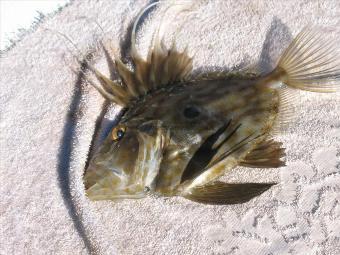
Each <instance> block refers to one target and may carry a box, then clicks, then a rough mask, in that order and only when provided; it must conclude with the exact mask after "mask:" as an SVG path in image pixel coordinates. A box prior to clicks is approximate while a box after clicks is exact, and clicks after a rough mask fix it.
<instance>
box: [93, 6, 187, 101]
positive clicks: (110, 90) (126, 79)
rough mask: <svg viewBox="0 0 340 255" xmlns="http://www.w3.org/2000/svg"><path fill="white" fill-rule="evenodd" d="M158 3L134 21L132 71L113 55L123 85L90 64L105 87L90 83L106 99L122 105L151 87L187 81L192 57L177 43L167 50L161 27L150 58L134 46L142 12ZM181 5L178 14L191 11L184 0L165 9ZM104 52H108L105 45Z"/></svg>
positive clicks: (149, 55) (150, 52) (143, 93)
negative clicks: (141, 53)
mask: <svg viewBox="0 0 340 255" xmlns="http://www.w3.org/2000/svg"><path fill="white" fill-rule="evenodd" d="M157 4H158V2H156V3H152V4H150V5H148V6H146V7H145V8H144V9H143V10H142V11H141V12H140V13H139V15H138V16H137V19H136V21H135V22H134V24H133V29H132V34H131V52H130V54H131V58H132V61H133V64H134V70H131V69H130V68H129V67H128V66H127V65H126V64H124V63H123V62H122V61H121V60H120V59H119V58H118V57H117V55H116V54H114V56H115V61H114V63H115V68H116V71H117V73H118V75H119V76H120V78H121V84H118V83H117V82H116V81H111V80H110V79H109V78H107V77H106V76H104V75H103V74H102V73H100V72H99V71H98V70H97V69H95V68H94V67H92V66H91V68H90V70H91V71H92V72H93V73H94V74H95V76H96V77H97V78H98V79H99V81H100V83H101V85H102V87H98V86H97V85H95V84H94V83H93V82H90V84H92V85H93V86H94V87H95V88H96V89H97V90H98V91H99V92H100V93H101V94H102V95H103V96H105V98H107V99H108V100H110V101H113V102H115V103H118V104H120V105H121V106H123V107H126V106H127V105H128V104H129V102H130V101H131V100H133V99H136V98H138V97H140V96H143V95H145V94H146V93H148V92H149V91H150V90H152V89H157V88H159V87H162V86H165V85H168V84H171V83H174V82H177V81H183V80H186V79H187V78H188V76H189V74H190V72H191V71H192V58H191V57H189V55H188V53H187V49H185V50H184V51H182V52H180V51H178V50H177V48H176V43H175V42H173V43H172V46H171V47H170V48H169V49H167V48H166V47H165V45H164V44H163V41H162V40H161V39H160V38H161V37H160V35H159V29H158V30H157V31H156V35H155V40H154V43H153V45H152V46H151V47H150V50H149V54H148V58H147V59H146V60H145V59H143V58H142V57H141V56H140V54H139V53H138V51H137V49H136V45H135V43H136V42H135V40H136V27H137V24H138V22H139V20H140V19H141V17H142V16H143V14H145V12H146V11H147V10H149V9H150V8H151V7H153V6H155V5H157ZM178 6H179V7H180V9H179V10H178V11H177V13H176V14H178V13H180V12H183V11H188V10H190V7H191V6H188V4H185V3H177V4H174V5H171V6H170V7H168V8H167V9H166V11H165V12H167V11H168V10H170V9H171V8H172V7H178ZM174 16H175V15H174ZM103 48H104V46H103ZM104 52H105V53H107V50H106V49H105V48H104ZM105 56H106V57H108V56H107V54H105ZM111 62H112V61H111ZM111 68H112V67H111ZM110 71H112V70H110ZM110 81H111V82H110Z"/></svg>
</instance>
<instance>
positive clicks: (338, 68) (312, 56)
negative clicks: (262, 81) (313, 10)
mask: <svg viewBox="0 0 340 255" xmlns="http://www.w3.org/2000/svg"><path fill="white" fill-rule="evenodd" d="M327 37H328V35H327V34H326V33H321V31H320V30H319V29H312V28H309V27H307V28H305V29H304V30H303V31H301V32H300V33H299V34H298V36H297V37H296V38H295V39H294V41H293V42H292V43H291V44H290V45H289V47H288V48H287V49H286V51H285V52H284V53H283V55H282V56H281V58H280V60H279V63H278V66H277V68H276V69H275V70H274V71H273V73H274V74H273V75H275V76H276V77H280V79H281V80H282V81H283V82H284V83H285V84H287V85H288V86H290V87H294V88H298V89H301V90H308V91H314V92H335V91H339V90H340V53H339V44H336V42H335V41H334V40H331V39H329V38H327Z"/></svg>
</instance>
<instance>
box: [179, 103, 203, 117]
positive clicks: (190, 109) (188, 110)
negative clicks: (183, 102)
mask: <svg viewBox="0 0 340 255" xmlns="http://www.w3.org/2000/svg"><path fill="white" fill-rule="evenodd" d="M183 115H184V117H185V118H187V119H194V118H197V117H198V116H199V115H200V111H199V110H198V109H197V107H195V106H193V105H191V106H187V107H185V109H184V111H183Z"/></svg>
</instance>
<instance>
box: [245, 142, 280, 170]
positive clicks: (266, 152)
mask: <svg viewBox="0 0 340 255" xmlns="http://www.w3.org/2000/svg"><path fill="white" fill-rule="evenodd" d="M281 146H282V143H280V142H275V141H274V140H272V139H271V140H265V141H263V142H261V143H260V144H259V145H258V146H257V147H256V148H255V149H254V150H252V151H251V152H249V153H248V155H247V156H246V157H245V158H244V159H243V160H242V161H241V162H240V163H239V165H241V166H246V167H261V168H270V167H273V168H274V167H280V166H285V162H284V160H282V159H281V158H282V157H284V156H285V151H284V148H282V147H281Z"/></svg>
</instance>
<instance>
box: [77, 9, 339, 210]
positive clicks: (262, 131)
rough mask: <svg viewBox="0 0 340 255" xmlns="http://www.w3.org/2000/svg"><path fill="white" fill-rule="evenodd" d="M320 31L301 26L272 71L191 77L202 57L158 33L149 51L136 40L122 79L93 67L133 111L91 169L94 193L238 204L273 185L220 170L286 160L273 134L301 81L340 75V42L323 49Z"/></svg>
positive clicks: (305, 85) (106, 92) (318, 82)
mask: <svg viewBox="0 0 340 255" xmlns="http://www.w3.org/2000/svg"><path fill="white" fill-rule="evenodd" d="M147 8H149V7H147ZM137 22H138V20H137ZM316 35H317V34H316V33H315V32H314V31H313V30H311V29H305V30H304V31H303V32H301V33H300V34H299V35H298V37H297V39H295V40H294V41H293V42H292V44H291V45H290V46H289V48H288V49H287V50H286V51H285V53H284V54H283V56H282V57H281V59H280V60H279V63H278V66H277V67H276V68H275V69H274V70H273V71H272V72H270V73H269V74H258V75H255V74H247V73H219V74H216V73H207V74H205V75H204V77H203V76H199V77H194V78H193V77H190V71H191V69H192V59H191V58H190V57H189V56H188V55H187V53H186V52H178V51H177V49H176V48H175V46H174V45H173V46H172V48H170V49H167V48H166V47H165V46H164V45H163V44H162V43H161V42H160V40H157V38H158V34H157V35H156V41H155V44H154V46H153V47H152V50H151V51H150V53H149V56H148V58H147V60H144V59H142V58H141V57H140V56H139V54H138V52H137V51H136V49H135V46H134V44H132V46H131V56H132V59H133V61H134V65H135V70H134V71H131V70H129V69H128V68H127V67H126V66H125V65H124V64H123V63H122V62H121V61H120V60H119V59H115V64H116V69H117V71H118V73H119V74H120V76H121V78H122V84H119V83H118V82H116V81H111V80H110V79H108V78H107V77H105V76H104V75H103V74H101V73H100V72H99V71H98V70H96V69H95V68H94V67H90V70H92V71H93V72H94V74H95V75H96V77H97V78H98V80H99V82H100V84H101V86H102V87H99V86H97V85H94V86H95V87H96V88H97V89H98V91H99V92H100V93H101V94H102V95H103V96H104V97H106V98H107V99H108V100H110V101H112V102H114V103H118V104H120V105H121V106H123V107H124V108H125V109H126V111H125V113H124V115H123V116H122V118H121V119H120V121H119V123H118V124H117V125H116V126H115V127H113V129H112V130H111V132H110V134H109V135H108V137H107V138H106V139H105V140H104V142H103V144H102V145H101V147H100V148H99V149H98V151H97V152H96V153H95V155H94V156H93V157H92V159H91V160H90V163H89V166H88V168H87V169H86V172H85V176H84V181H85V188H86V193H87V195H88V197H89V198H90V199H92V200H114V201H115V200H119V199H123V198H143V197H145V196H147V195H149V194H156V195H162V196H182V197H185V198H188V199H191V200H194V201H197V202H201V203H210V204H234V203H242V202H246V201H249V200H250V199H252V198H253V197H255V196H257V195H259V194H261V193H262V192H264V191H266V190H267V189H269V188H270V187H271V186H272V185H273V183H238V184H236V183H223V182H220V181H217V179H218V177H220V176H222V175H223V174H225V173H226V172H228V171H231V170H232V169H233V168H234V167H236V166H239V165H241V166H248V167H280V166H283V165H285V162H284V160H283V159H282V158H283V157H284V156H285V153H284V149H283V148H282V144H281V143H279V142H275V140H274V139H273V134H274V133H275V130H276V129H277V128H278V126H280V124H282V123H284V122H287V121H289V117H288V114H286V111H287V109H289V106H290V103H291V100H290V98H292V97H293V95H292V93H294V89H291V88H295V89H303V90H311V91H320V92H330V91H333V90H334V88H337V87H336V86H337V85H333V83H332V82H334V81H335V83H336V82H338V81H339V65H338V64H336V65H334V63H333V62H332V63H331V64H333V65H332V67H331V69H330V68H329V67H328V64H329V63H328V62H327V61H330V60H329V59H328V58H327V57H328V55H329V52H330V50H331V48H329V49H328V50H321V51H320V48H318V45H319V44H318V43H317V41H316V40H315V36H316ZM132 38H134V31H133V35H132ZM311 40H312V41H311ZM314 44H315V45H314ZM326 60H327V61H326ZM316 68H318V69H316ZM91 83H92V84H93V82H91ZM281 83H284V84H286V85H284V86H281V87H280V86H277V85H278V84H281ZM274 85H275V86H274ZM292 91H293V92H292Z"/></svg>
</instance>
